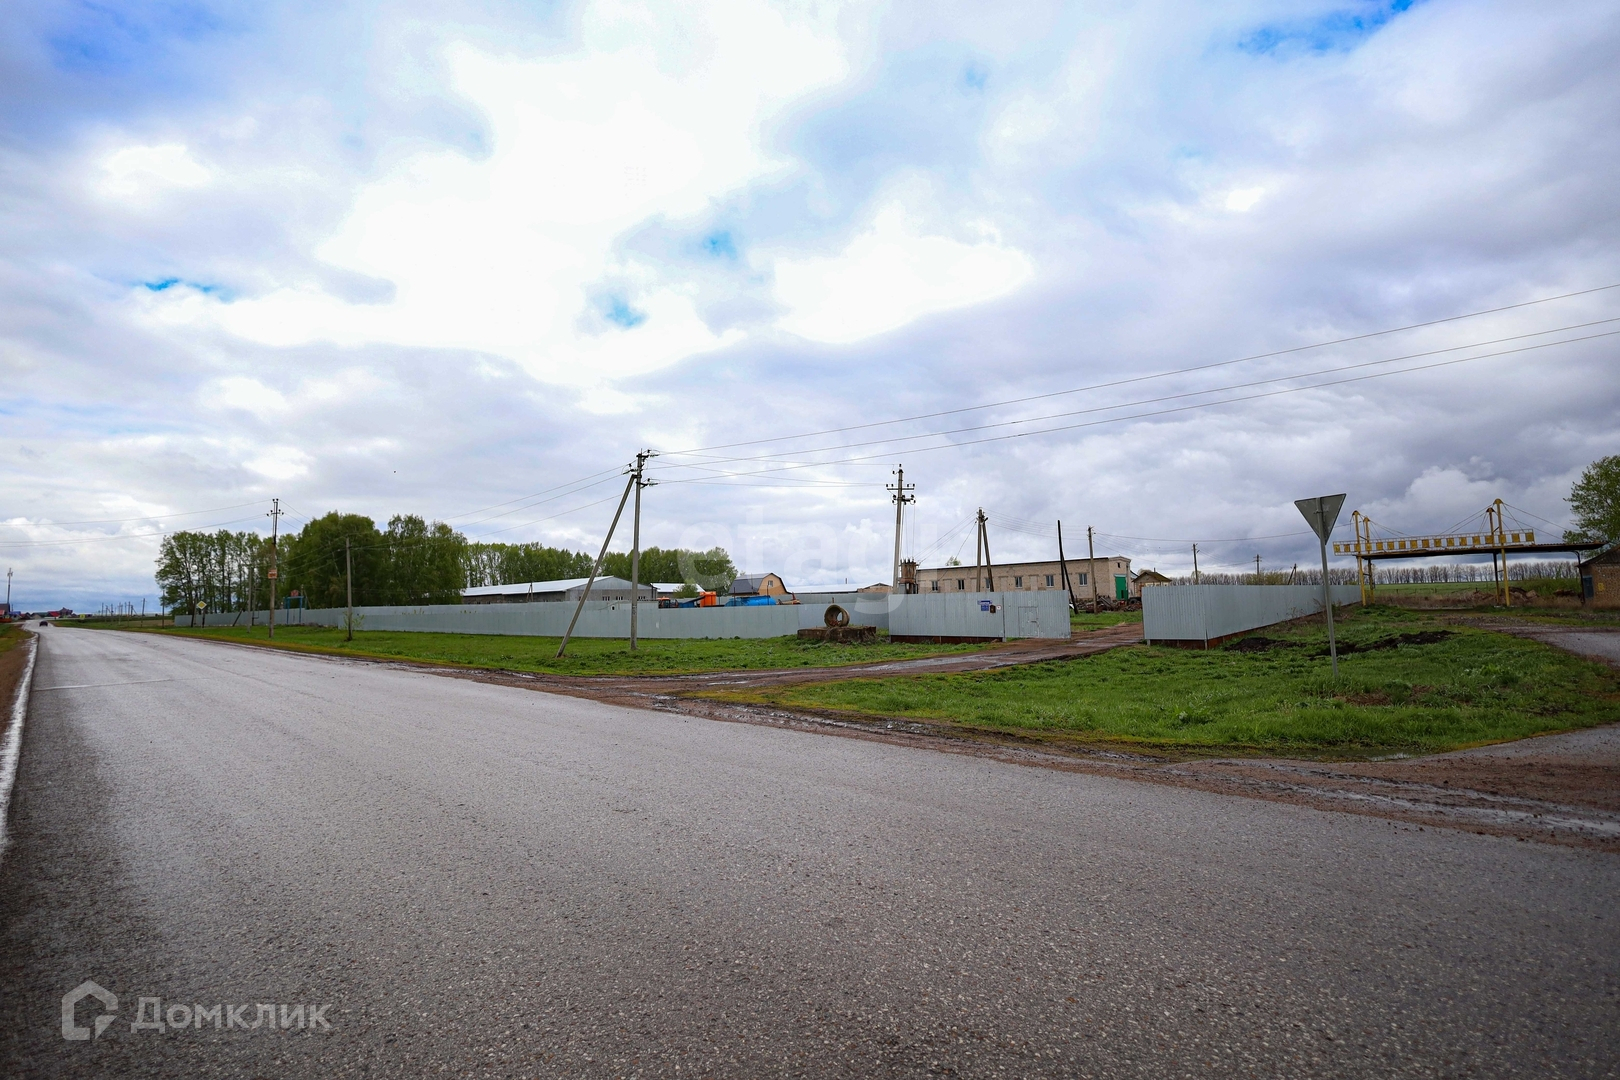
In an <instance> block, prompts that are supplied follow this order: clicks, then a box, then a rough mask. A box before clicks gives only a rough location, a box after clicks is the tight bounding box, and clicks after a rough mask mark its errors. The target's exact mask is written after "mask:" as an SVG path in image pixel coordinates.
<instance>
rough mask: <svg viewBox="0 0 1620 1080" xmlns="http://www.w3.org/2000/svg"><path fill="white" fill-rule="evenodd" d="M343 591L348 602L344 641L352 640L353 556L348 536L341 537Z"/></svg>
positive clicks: (344, 624) (344, 623)
mask: <svg viewBox="0 0 1620 1080" xmlns="http://www.w3.org/2000/svg"><path fill="white" fill-rule="evenodd" d="M343 592H344V598H345V599H346V600H347V601H348V603H349V613H348V617H347V618H346V619H344V622H343V628H344V630H346V631H347V633H346V634H345V635H344V637H343V640H344V641H353V640H354V557H353V554H352V553H351V551H350V549H349V538H348V537H347V536H345V537H344V538H343Z"/></svg>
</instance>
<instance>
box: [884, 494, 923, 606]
mask: <svg viewBox="0 0 1620 1080" xmlns="http://www.w3.org/2000/svg"><path fill="white" fill-rule="evenodd" d="M916 488H917V485H916V484H907V483H906V467H905V466H904V465H896V466H895V467H894V483H892V484H887V485H885V486H884V490H886V491H892V492H894V576H893V577H892V578H890V579H889V580H890V581H891V582H893V583H894V584H893V592H892V593H891V595H893V593H898V592H899V591H900V536H901V529H902V528H903V527H904V524H905V510H906V503H909V502H916V501H917V497H916V496H915V495H907V494H906V492H908V491H915V490H916Z"/></svg>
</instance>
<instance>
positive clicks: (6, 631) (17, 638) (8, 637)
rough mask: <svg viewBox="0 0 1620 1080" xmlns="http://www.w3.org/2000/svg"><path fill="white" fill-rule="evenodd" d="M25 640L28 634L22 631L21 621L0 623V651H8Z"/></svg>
mask: <svg viewBox="0 0 1620 1080" xmlns="http://www.w3.org/2000/svg"><path fill="white" fill-rule="evenodd" d="M27 640H28V635H27V634H25V633H24V632H23V624H22V623H16V622H5V623H0V653H3V652H8V651H10V650H11V649H14V648H16V647H17V646H18V645H21V644H22V643H23V642H25V641H27Z"/></svg>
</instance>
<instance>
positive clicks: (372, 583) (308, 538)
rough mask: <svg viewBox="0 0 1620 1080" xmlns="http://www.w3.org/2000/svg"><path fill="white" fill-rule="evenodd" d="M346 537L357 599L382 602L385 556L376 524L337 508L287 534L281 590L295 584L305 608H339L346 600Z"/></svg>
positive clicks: (359, 603)
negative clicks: (293, 532) (299, 529)
mask: <svg viewBox="0 0 1620 1080" xmlns="http://www.w3.org/2000/svg"><path fill="white" fill-rule="evenodd" d="M345 540H347V541H348V543H349V552H348V553H349V556H350V558H351V559H352V561H353V566H354V570H353V574H354V602H355V604H356V605H357V606H365V605H368V604H382V603H386V602H387V601H386V600H385V597H386V595H387V585H388V583H387V575H386V569H387V565H388V561H387V558H386V552H385V551H384V547H383V542H382V534H381V533H379V532H378V531H377V523H376V522H374V521H372V520H371V519H370V518H369V517H366V516H365V515H364V514H340V513H338V512H337V511H336V510H334V511H332V512H331V513H329V514H327V515H326V516H325V517H319V518H316V519H315V520H314V521H311V522H310V523H309V524H307V525H305V526H304V528H303V529H302V531H300V532H299V533H298V534H297V535H296V536H290V537H288V538H287V540H286V547H285V549H284V550H283V552H282V556H281V580H282V585H283V589H284V595H287V596H290V595H292V592H293V590H295V589H296V590H297V591H298V593H299V595H301V596H303V597H304V598H305V599H304V603H305V604H306V605H308V606H309V607H312V608H340V607H343V606H344V605H345V604H346V603H347V602H348V592H347V585H348V582H346V581H345V580H344V571H345V567H344V559H343V557H344V541H345Z"/></svg>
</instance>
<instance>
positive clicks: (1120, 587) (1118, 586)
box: [1114, 574, 1131, 600]
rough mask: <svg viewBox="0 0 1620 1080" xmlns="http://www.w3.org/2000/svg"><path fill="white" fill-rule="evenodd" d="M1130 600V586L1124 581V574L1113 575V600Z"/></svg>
mask: <svg viewBox="0 0 1620 1080" xmlns="http://www.w3.org/2000/svg"><path fill="white" fill-rule="evenodd" d="M1130 598H1131V587H1130V584H1129V583H1128V582H1127V581H1126V580H1125V575H1124V574H1115V575H1114V599H1115V600H1129V599H1130Z"/></svg>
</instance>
